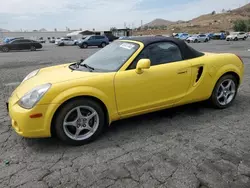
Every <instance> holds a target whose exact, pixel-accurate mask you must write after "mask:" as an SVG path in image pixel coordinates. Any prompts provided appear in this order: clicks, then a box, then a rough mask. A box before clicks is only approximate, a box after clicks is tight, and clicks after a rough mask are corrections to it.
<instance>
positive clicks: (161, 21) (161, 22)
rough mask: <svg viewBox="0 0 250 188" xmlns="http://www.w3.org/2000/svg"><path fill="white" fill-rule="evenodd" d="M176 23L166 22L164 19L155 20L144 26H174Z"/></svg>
mask: <svg viewBox="0 0 250 188" xmlns="http://www.w3.org/2000/svg"><path fill="white" fill-rule="evenodd" d="M173 23H174V22H171V21H169V20H164V19H159V18H158V19H155V20H153V21H152V22H149V23H147V24H145V25H144V27H145V26H148V27H160V26H169V25H171V24H173Z"/></svg>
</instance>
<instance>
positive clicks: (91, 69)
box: [79, 64, 95, 72]
mask: <svg viewBox="0 0 250 188" xmlns="http://www.w3.org/2000/svg"><path fill="white" fill-rule="evenodd" d="M79 66H83V67H86V68H87V69H89V71H91V72H92V71H93V70H95V68H93V67H91V66H89V65H87V64H79Z"/></svg>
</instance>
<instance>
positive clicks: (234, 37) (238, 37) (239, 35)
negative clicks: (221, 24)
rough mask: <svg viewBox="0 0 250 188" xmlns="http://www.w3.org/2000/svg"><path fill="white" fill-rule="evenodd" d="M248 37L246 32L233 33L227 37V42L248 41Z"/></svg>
mask: <svg viewBox="0 0 250 188" xmlns="http://www.w3.org/2000/svg"><path fill="white" fill-rule="evenodd" d="M247 37H248V35H247V33H245V32H232V33H230V35H228V36H227V38H226V40H227V41H230V40H235V41H237V40H246V39H247Z"/></svg>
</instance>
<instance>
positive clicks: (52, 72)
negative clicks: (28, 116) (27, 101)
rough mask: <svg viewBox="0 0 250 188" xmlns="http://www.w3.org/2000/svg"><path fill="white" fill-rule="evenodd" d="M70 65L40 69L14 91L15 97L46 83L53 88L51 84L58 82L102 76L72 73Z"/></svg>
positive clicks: (93, 73) (92, 73)
mask: <svg viewBox="0 0 250 188" xmlns="http://www.w3.org/2000/svg"><path fill="white" fill-rule="evenodd" d="M70 64H72V63H70ZM70 64H63V65H58V66H52V67H47V68H43V69H40V71H39V72H38V74H37V75H36V76H34V77H32V78H30V79H28V80H26V81H24V82H23V83H21V84H20V85H19V86H18V87H17V89H16V91H15V92H16V94H17V96H18V97H19V98H20V97H22V96H23V95H24V94H25V93H27V92H29V91H30V90H31V89H33V88H34V87H36V86H39V85H43V84H46V83H51V84H52V86H53V84H57V83H60V82H66V81H69V80H74V79H82V78H88V77H93V76H98V75H100V74H102V73H96V72H83V71H76V70H74V71H72V70H71V69H70V68H69V65H70Z"/></svg>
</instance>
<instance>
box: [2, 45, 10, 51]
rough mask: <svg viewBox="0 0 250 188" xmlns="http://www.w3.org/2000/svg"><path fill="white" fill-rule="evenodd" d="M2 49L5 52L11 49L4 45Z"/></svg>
mask: <svg viewBox="0 0 250 188" xmlns="http://www.w3.org/2000/svg"><path fill="white" fill-rule="evenodd" d="M2 51H3V52H8V51H10V49H9V48H8V47H6V46H4V47H3V48H2Z"/></svg>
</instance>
